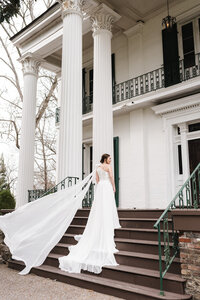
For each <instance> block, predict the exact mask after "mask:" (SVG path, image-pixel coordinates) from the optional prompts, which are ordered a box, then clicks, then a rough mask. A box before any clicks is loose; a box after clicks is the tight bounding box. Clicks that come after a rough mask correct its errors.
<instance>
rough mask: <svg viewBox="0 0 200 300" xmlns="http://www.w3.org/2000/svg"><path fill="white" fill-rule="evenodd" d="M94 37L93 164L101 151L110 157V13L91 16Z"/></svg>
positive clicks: (111, 138) (111, 153)
mask: <svg viewBox="0 0 200 300" xmlns="http://www.w3.org/2000/svg"><path fill="white" fill-rule="evenodd" d="M91 20H92V23H93V24H92V26H93V38H94V91H93V166H95V165H96V164H97V163H99V160H100V157H101V155H102V154H103V153H108V154H110V155H111V157H112V158H113V112H112V76H111V38H112V33H111V23H112V21H113V18H112V16H110V15H106V14H105V15H104V14H101V13H100V14H99V13H97V14H96V15H94V16H93V17H92V18H91Z"/></svg>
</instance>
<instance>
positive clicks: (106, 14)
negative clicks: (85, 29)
mask: <svg viewBox="0 0 200 300" xmlns="http://www.w3.org/2000/svg"><path fill="white" fill-rule="evenodd" d="M119 18H120V15H118V14H117V13H116V12H115V11H113V10H112V9H111V8H109V7H108V6H107V5H105V4H103V3H102V4H101V5H99V6H98V7H97V8H96V9H95V10H94V11H93V13H92V14H91V16H90V20H91V22H92V30H93V34H97V33H99V32H100V31H101V30H107V31H109V32H111V31H112V24H113V23H114V22H116V21H117V20H119Z"/></svg>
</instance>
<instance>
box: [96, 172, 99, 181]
mask: <svg viewBox="0 0 200 300" xmlns="http://www.w3.org/2000/svg"><path fill="white" fill-rule="evenodd" d="M96 183H99V175H98V173H97V171H96Z"/></svg>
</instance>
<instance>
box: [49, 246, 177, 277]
mask: <svg viewBox="0 0 200 300" xmlns="http://www.w3.org/2000/svg"><path fill="white" fill-rule="evenodd" d="M65 249H66V253H64V254H59V253H52V252H51V253H49V255H48V256H47V258H46V260H45V262H44V263H45V264H47V265H52V266H54V267H58V257H61V256H64V255H67V254H68V249H67V248H65ZM115 258H116V261H117V263H119V264H120V265H127V266H132V267H139V268H148V269H151V270H156V271H157V270H159V256H158V255H155V254H147V253H141V252H129V251H119V252H117V253H115ZM162 263H163V268H164V267H165V260H164V257H162ZM169 272H170V273H173V274H180V259H179V258H175V259H174V261H173V264H172V265H171V266H170V269H169Z"/></svg>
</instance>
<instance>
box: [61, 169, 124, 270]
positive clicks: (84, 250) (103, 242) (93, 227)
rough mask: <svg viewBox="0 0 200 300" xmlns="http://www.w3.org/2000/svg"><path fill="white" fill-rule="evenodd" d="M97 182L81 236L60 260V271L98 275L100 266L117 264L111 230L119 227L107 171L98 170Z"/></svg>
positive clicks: (76, 237)
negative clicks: (84, 271)
mask: <svg viewBox="0 0 200 300" xmlns="http://www.w3.org/2000/svg"><path fill="white" fill-rule="evenodd" d="M97 172H98V175H99V183H98V184H97V186H96V191H95V195H94V201H93V204H92V208H91V211H90V214H89V218H88V221H87V224H86V227H85V230H84V232H83V234H82V235H76V236H75V239H76V240H78V243H77V244H76V245H72V246H69V251H70V253H69V254H68V255H67V256H62V257H60V258H59V268H60V269H61V270H63V271H67V272H72V273H80V271H81V269H83V270H87V271H90V272H94V273H100V272H101V271H102V266H105V265H112V266H116V265H118V264H117V262H116V260H115V256H114V253H116V252H118V250H117V249H116V245H115V242H114V229H115V228H120V227H121V226H120V224H119V218H118V214H117V208H116V204H115V197H114V192H113V188H112V185H111V182H110V178H109V174H108V172H106V171H104V170H103V169H102V168H101V167H100V166H99V167H98V168H97Z"/></svg>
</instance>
